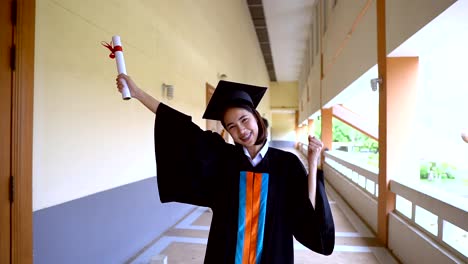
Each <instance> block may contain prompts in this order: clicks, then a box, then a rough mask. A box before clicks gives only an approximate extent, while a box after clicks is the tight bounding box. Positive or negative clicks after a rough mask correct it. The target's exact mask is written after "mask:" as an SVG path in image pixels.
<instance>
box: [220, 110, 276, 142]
mask: <svg viewBox="0 0 468 264" xmlns="http://www.w3.org/2000/svg"><path fill="white" fill-rule="evenodd" d="M234 107H236V108H243V109H245V110H247V111H249V112H250V113H252V115H253V116H254V117H255V120H256V121H257V125H258V135H257V141H255V145H263V144H265V142H266V140H267V138H268V130H267V128H266V125H265V123H264V122H263V118H262V116H261V115H260V113H259V112H258V111H257V110H256V109H253V108H252V107H251V106H249V105H246V104H232V105H230V106H228V107H226V109H225V110H224V113H226V111H227V110H228V109H229V108H234ZM221 124H222V125H223V127H224V129H226V131H227V128H226V124H225V123H224V114H223V120H221Z"/></svg>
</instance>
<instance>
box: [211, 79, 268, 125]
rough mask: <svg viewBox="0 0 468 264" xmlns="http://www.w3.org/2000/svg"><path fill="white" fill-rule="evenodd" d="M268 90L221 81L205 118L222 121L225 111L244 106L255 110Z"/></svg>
mask: <svg viewBox="0 0 468 264" xmlns="http://www.w3.org/2000/svg"><path fill="white" fill-rule="evenodd" d="M266 89H267V88H266V87H260V86H253V85H249V84H243V83H235V82H228V81H222V80H221V81H219V83H218V86H216V89H215V91H214V93H213V96H212V97H211V99H210V102H209V103H208V106H207V107H206V110H205V113H204V114H203V118H204V119H212V120H222V119H223V114H224V111H225V110H226V108H227V107H230V106H237V105H242V104H243V105H248V106H251V107H252V108H253V109H255V108H256V107H257V106H258V104H259V103H260V100H261V99H262V97H263V95H264V94H265V92H266Z"/></svg>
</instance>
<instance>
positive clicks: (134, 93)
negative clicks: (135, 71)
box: [115, 73, 141, 99]
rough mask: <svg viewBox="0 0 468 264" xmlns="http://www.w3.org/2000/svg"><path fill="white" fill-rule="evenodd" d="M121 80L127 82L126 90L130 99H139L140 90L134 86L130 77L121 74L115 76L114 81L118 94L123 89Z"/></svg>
mask: <svg viewBox="0 0 468 264" xmlns="http://www.w3.org/2000/svg"><path fill="white" fill-rule="evenodd" d="M122 80H125V81H126V82H127V86H128V90H129V91H130V94H131V95H132V97H133V98H137V99H139V98H140V97H141V90H140V88H138V86H137V85H136V84H135V82H134V81H133V80H132V78H130V76H128V75H126V74H123V73H121V74H119V75H117V78H116V79H115V81H116V85H117V89H118V90H119V92H120V93H122V89H123V87H124V85H123V81H122Z"/></svg>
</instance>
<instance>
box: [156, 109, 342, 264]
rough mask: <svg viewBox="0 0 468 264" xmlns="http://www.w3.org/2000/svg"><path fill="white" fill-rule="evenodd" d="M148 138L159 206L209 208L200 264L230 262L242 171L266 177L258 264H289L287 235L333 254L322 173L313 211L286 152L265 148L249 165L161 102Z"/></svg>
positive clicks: (301, 175)
mask: <svg viewBox="0 0 468 264" xmlns="http://www.w3.org/2000/svg"><path fill="white" fill-rule="evenodd" d="M154 138H155V152H156V163H157V181H158V188H159V196H160V199H161V202H163V203H164V202H181V203H188V204H194V205H199V206H205V207H210V208H211V209H212V211H213V218H212V223H211V227H210V233H209V237H208V245H207V250H206V255H205V263H216V264H219V263H235V257H236V244H237V242H238V241H237V240H238V226H239V222H238V221H239V220H238V219H239V215H240V210H239V204H240V199H239V197H240V196H241V195H240V194H239V191H240V187H239V182H240V178H241V177H240V174H241V172H242V171H248V172H253V173H266V174H267V175H268V183H267V185H268V193H267V198H266V201H267V202H266V217H265V220H264V236H263V250H262V251H261V252H262V253H261V256H260V259H261V261H260V263H268V264H274V263H278V264H280V263H281V264H287V263H294V255H293V254H294V248H293V236H294V237H295V238H296V239H297V240H298V241H299V242H300V243H302V244H303V245H304V246H306V247H307V248H309V249H311V250H313V251H315V252H317V253H320V254H324V255H329V254H331V253H332V252H333V248H334V244H335V228H334V223H333V217H332V214H331V210H330V206H329V203H328V199H327V196H326V194H325V186H324V179H323V173H322V171H321V170H319V171H318V173H317V192H316V204H315V209H314V208H313V207H312V204H311V203H310V200H309V198H308V190H307V188H308V187H307V173H306V170H305V169H304V166H303V165H302V163H301V162H300V160H299V159H298V158H297V157H296V156H295V155H294V154H292V153H289V152H285V151H282V150H279V149H275V148H269V149H268V151H267V154H266V156H265V157H264V158H263V160H262V161H261V162H260V163H259V164H258V165H257V166H256V167H253V166H252V165H251V164H250V162H249V160H248V158H247V157H246V156H245V155H244V153H243V151H242V147H237V146H234V145H231V144H227V143H225V142H224V140H223V139H222V138H221V137H220V136H219V135H218V134H216V133H213V132H211V131H203V130H201V129H200V128H199V127H198V126H197V125H195V124H194V123H192V122H191V117H190V116H187V115H185V114H182V113H180V112H178V111H176V110H174V109H172V108H170V107H168V106H166V105H164V104H160V105H159V107H158V110H157V114H156V121H155V127H154Z"/></svg>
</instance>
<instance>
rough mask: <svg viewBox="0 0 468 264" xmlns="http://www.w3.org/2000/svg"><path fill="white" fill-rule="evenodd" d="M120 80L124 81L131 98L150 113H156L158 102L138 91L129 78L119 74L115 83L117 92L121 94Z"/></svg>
mask: <svg viewBox="0 0 468 264" xmlns="http://www.w3.org/2000/svg"><path fill="white" fill-rule="evenodd" d="M122 80H125V81H126V82H127V86H128V89H129V90H130V94H131V95H132V98H135V99H137V100H138V101H140V102H141V103H142V104H143V105H144V106H146V108H148V109H149V110H150V111H151V112H153V113H155V114H156V111H157V110H158V107H159V103H160V102H159V101H158V100H156V98H154V97H152V96H151V95H149V94H147V93H146V92H145V91H143V90H142V89H140V88H139V87H138V86H137V85H136V83H135V82H134V81H133V80H132V78H130V76H128V75H126V74H123V73H122V74H119V75H118V76H117V79H116V82H117V89H119V92H120V93H122V88H123V82H122Z"/></svg>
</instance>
